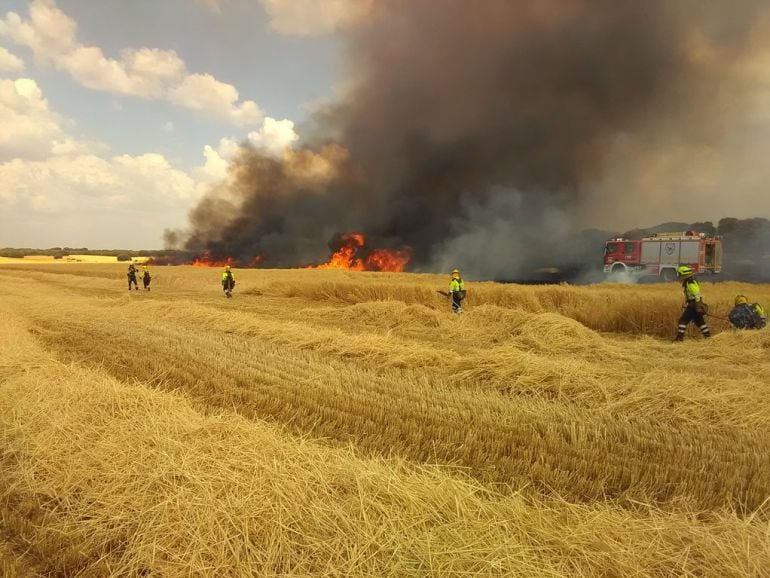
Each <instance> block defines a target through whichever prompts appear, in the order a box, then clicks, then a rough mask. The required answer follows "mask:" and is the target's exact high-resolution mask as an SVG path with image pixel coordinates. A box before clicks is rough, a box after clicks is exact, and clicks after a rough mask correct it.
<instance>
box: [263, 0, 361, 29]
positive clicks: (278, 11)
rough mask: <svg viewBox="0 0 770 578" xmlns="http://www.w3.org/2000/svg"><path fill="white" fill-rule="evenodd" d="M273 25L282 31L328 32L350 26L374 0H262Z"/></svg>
mask: <svg viewBox="0 0 770 578" xmlns="http://www.w3.org/2000/svg"><path fill="white" fill-rule="evenodd" d="M261 1H262V5H263V6H264V8H265V11H266V12H267V14H268V15H269V16H270V25H271V26H272V27H273V29H274V30H276V31H277V32H280V33H282V34H291V35H296V36H311V35H318V34H328V33H330V32H334V31H335V30H338V29H340V28H345V27H347V26H350V25H352V24H354V23H356V22H357V21H359V20H360V19H361V18H364V17H365V16H366V15H368V14H369V12H370V11H371V10H372V6H373V3H374V2H373V0H261Z"/></svg>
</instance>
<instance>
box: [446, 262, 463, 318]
mask: <svg viewBox="0 0 770 578" xmlns="http://www.w3.org/2000/svg"><path fill="white" fill-rule="evenodd" d="M449 296H450V297H451V298H452V313H462V311H463V308H462V301H463V299H465V282H463V279H462V277H460V270H459V269H453V270H452V279H451V281H449Z"/></svg>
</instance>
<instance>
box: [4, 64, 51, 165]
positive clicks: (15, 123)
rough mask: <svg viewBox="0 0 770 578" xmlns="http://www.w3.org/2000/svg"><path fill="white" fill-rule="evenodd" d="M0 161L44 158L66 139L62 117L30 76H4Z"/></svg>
mask: <svg viewBox="0 0 770 578" xmlns="http://www.w3.org/2000/svg"><path fill="white" fill-rule="evenodd" d="M0 127H2V129H0V162H2V161H4V160H9V159H12V158H17V157H20V158H25V159H40V158H45V157H47V156H49V155H51V154H54V148H55V147H56V146H57V143H62V142H64V141H65V140H66V136H65V134H64V131H63V130H62V128H61V119H60V118H59V117H58V116H57V115H56V114H55V113H54V112H52V111H51V109H50V108H49V106H48V101H47V100H46V99H45V98H43V94H42V92H41V91H40V88H39V87H38V85H37V83H36V82H35V81H34V80H32V79H30V78H19V79H17V80H9V79H0Z"/></svg>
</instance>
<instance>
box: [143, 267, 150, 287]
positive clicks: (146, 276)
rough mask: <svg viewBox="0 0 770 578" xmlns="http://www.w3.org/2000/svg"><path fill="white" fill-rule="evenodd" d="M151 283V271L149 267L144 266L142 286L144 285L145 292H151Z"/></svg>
mask: <svg viewBox="0 0 770 578" xmlns="http://www.w3.org/2000/svg"><path fill="white" fill-rule="evenodd" d="M150 281H152V277H151V276H150V269H149V267H147V265H142V284H143V285H144V290H145V291H149V290H150Z"/></svg>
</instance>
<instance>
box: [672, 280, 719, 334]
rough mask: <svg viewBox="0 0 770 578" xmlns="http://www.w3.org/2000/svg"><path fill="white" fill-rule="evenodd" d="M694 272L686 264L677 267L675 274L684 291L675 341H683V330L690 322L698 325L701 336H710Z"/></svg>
mask: <svg viewBox="0 0 770 578" xmlns="http://www.w3.org/2000/svg"><path fill="white" fill-rule="evenodd" d="M694 273H695V272H694V271H693V268H692V267H689V266H687V265H681V266H679V268H678V269H677V276H678V277H679V280H680V282H681V283H682V290H683V291H684V305H683V306H682V309H683V311H682V316H681V317H680V318H679V326H678V327H677V330H676V338H675V339H674V340H675V341H684V332H685V331H686V330H687V326H688V325H689V324H690V323H691V322H692V323H695V325H697V326H698V329H700V332H701V334H703V337H705V338H707V339H708V338H709V337H711V331H709V326H708V325H706V319H705V318H704V316H705V315H706V313H707V312H708V308H707V306H706V304H705V303H704V302H703V297H702V296H701V293H700V285H698V282H697V281H696V280H695V277H693V274H694Z"/></svg>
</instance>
